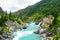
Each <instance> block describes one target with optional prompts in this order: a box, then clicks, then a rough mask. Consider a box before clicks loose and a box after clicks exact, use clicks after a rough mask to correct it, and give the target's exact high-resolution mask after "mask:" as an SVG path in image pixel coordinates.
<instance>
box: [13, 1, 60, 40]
mask: <svg viewBox="0 0 60 40" xmlns="http://www.w3.org/2000/svg"><path fill="white" fill-rule="evenodd" d="M13 15H15V16H17V17H18V18H21V20H22V21H24V22H27V21H30V22H35V21H38V20H40V19H42V18H44V17H48V16H49V15H51V17H52V16H53V17H54V20H53V22H52V24H51V25H50V26H49V30H50V31H51V32H52V34H53V35H54V36H55V37H56V40H58V38H60V32H59V30H60V0H42V1H40V2H38V3H36V4H35V5H32V6H29V7H27V8H25V9H22V10H18V11H17V12H15V13H13ZM46 26H47V25H46ZM57 29H58V30H57Z"/></svg>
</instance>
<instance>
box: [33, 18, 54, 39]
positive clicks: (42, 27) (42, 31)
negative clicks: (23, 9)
mask: <svg viewBox="0 0 60 40" xmlns="http://www.w3.org/2000/svg"><path fill="white" fill-rule="evenodd" d="M53 20H54V19H53V18H43V19H42V20H40V21H39V22H37V23H36V24H38V25H39V28H37V29H36V30H35V32H34V33H36V34H39V35H40V36H41V37H42V39H41V40H54V35H53V34H52V33H51V32H50V30H49V25H50V24H51V23H52V21H53Z"/></svg>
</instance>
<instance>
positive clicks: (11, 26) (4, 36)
mask: <svg viewBox="0 0 60 40" xmlns="http://www.w3.org/2000/svg"><path fill="white" fill-rule="evenodd" d="M5 24H6V28H5V31H8V32H5V31H3V30H2V28H0V34H1V35H0V40H12V39H13V37H14V36H13V32H14V31H17V30H22V29H26V28H27V27H28V24H27V23H24V24H18V23H17V22H16V21H14V22H13V21H11V20H8V21H7V22H6V23H5Z"/></svg>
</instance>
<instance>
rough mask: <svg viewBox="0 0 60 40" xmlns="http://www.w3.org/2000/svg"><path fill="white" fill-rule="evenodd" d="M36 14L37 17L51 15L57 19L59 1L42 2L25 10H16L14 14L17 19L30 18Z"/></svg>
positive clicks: (59, 11)
mask: <svg viewBox="0 0 60 40" xmlns="http://www.w3.org/2000/svg"><path fill="white" fill-rule="evenodd" d="M36 13H38V14H39V15H41V14H42V15H46V16H47V15H53V16H54V17H57V16H58V15H60V0H42V1H40V2H38V3H36V4H35V5H32V6H29V7H27V8H25V9H22V10H18V11H17V12H15V13H14V15H16V16H17V17H24V18H26V17H31V16H32V15H34V14H36Z"/></svg>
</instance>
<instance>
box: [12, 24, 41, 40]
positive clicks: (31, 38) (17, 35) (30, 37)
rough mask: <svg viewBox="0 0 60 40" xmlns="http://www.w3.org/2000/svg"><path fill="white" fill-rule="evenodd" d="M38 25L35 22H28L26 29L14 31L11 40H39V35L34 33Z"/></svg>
mask: <svg viewBox="0 0 60 40" xmlns="http://www.w3.org/2000/svg"><path fill="white" fill-rule="evenodd" d="M38 27H39V26H38V25H36V24H35V23H30V24H29V26H28V27H27V28H26V29H23V30H20V31H19V30H18V31H16V32H14V38H13V40H40V35H38V34H35V33H34V30H35V29H36V28H38Z"/></svg>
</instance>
